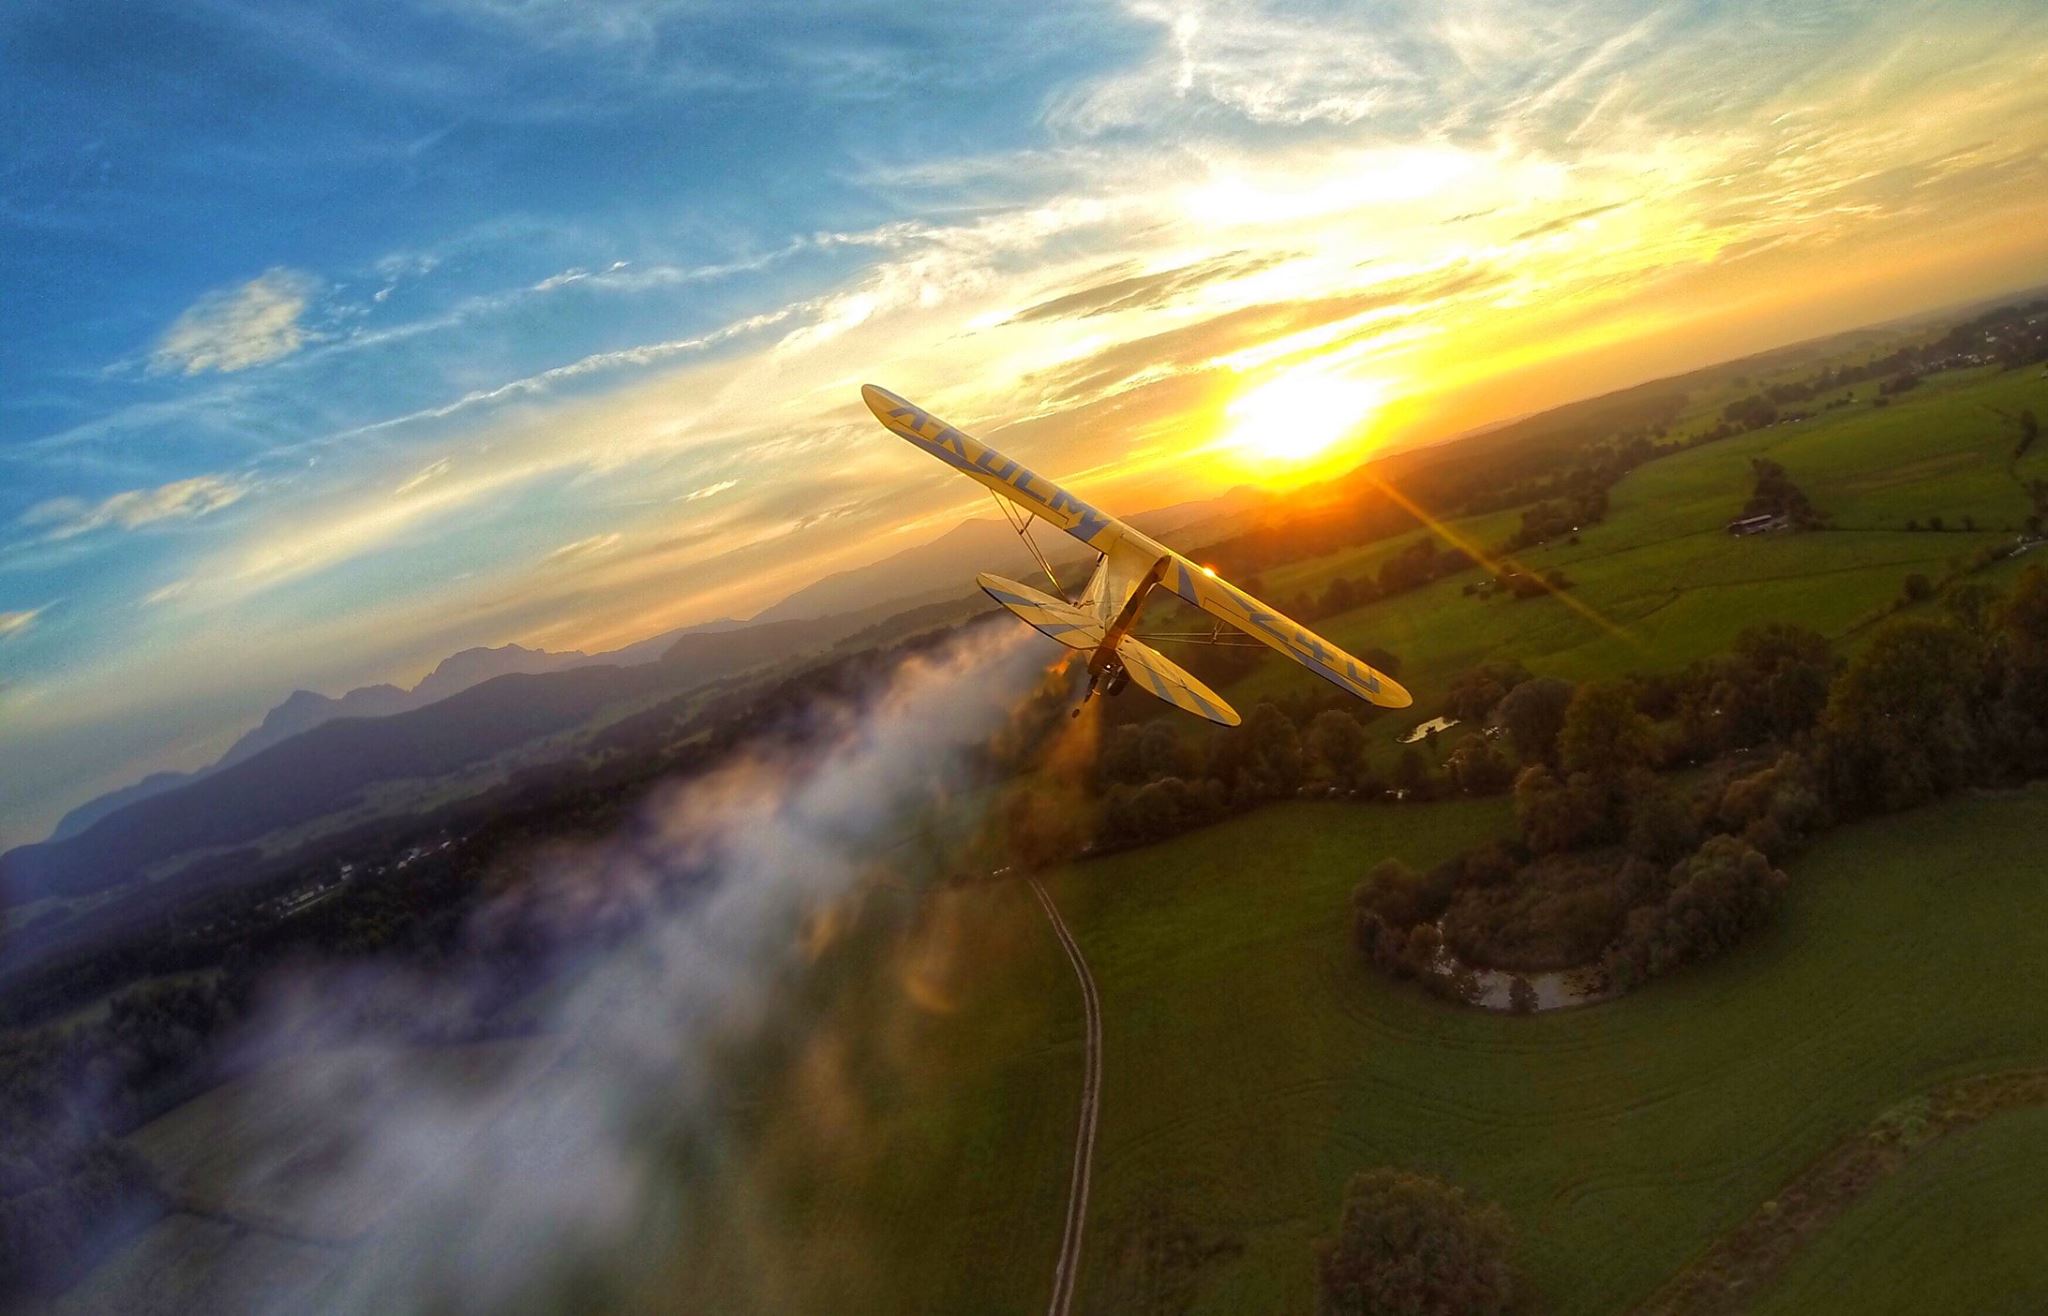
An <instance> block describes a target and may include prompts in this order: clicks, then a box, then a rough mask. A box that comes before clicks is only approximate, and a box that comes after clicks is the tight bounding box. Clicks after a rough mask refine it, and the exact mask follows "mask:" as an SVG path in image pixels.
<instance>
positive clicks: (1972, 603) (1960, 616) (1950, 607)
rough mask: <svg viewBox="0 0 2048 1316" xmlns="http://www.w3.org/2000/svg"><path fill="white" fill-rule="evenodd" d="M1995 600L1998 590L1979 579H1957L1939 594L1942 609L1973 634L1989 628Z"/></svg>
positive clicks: (1996, 600)
mask: <svg viewBox="0 0 2048 1316" xmlns="http://www.w3.org/2000/svg"><path fill="white" fill-rule="evenodd" d="M1997 602H1998V591H1997V590H1995V589H1993V588H1991V587H1990V586H1989V585H1986V584H1985V583H1984V582H1983V581H1981V580H1961V581H1957V582H1956V583H1955V584H1953V585H1950V586H1949V587H1948V588H1947V589H1945V590H1943V591H1942V594H1941V609H1942V611H1943V612H1946V613H1947V614H1948V615H1949V617H1950V618H1951V619H1953V620H1954V622H1955V624H1956V625H1958V626H1960V627H1962V628H1963V629H1964V630H1966V631H1968V632H1970V633H1971V634H1973V635H1983V634H1984V633H1985V632H1987V631H1988V630H1989V629H1990V628H1991V616H1992V612H1993V610H1994V607H1995V605H1996V604H1997Z"/></svg>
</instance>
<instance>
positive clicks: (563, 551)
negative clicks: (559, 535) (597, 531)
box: [541, 531, 623, 562]
mask: <svg viewBox="0 0 2048 1316" xmlns="http://www.w3.org/2000/svg"><path fill="white" fill-rule="evenodd" d="M621 538H623V536H621V535H620V534H619V533H618V532H616V531H614V532H612V533H611V534H606V535H592V536H590V537H589V538H588V539H578V540H575V541H574V542H572V543H567V544H564V545H562V546H561V547H560V548H558V549H556V550H555V551H554V552H552V553H550V554H548V555H547V556H546V557H545V558H543V559H541V560H542V561H543V562H572V561H574V560H576V559H577V558H586V557H596V556H597V555H599V554H600V553H609V552H611V551H613V550H614V549H616V548H617V547H618V546H619V540H620V539H621Z"/></svg>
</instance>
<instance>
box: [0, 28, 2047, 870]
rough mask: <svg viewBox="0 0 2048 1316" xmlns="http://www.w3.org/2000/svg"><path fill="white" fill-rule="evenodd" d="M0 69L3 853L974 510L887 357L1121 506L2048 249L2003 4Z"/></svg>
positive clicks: (950, 409) (1691, 357) (2019, 38)
mask: <svg viewBox="0 0 2048 1316" xmlns="http://www.w3.org/2000/svg"><path fill="white" fill-rule="evenodd" d="M0 105H4V107H5V112H4V113H0V312H4V320H0V847H4V846H5V845H6V844H10V843H14V842H18V841H22V840H30V839H38V838H39V837H40V836H41V835H42V834H43V833H45V832H46V831H47V830H48V828H49V827H50V826H51V825H53V824H54V822H55V821H56V818H57V816H58V815H59V814H60V813H61V812H62V811H63V810H65V809H67V808H69V807H71V806H73V805H76V804H78V803H80V802H82V801H83V800H85V799H86V798H89V797H90V796H91V795H94V794H97V793H99V792H100V791H103V790H105V789H108V788H111V787H113V786H118V785H121V784H125V783H126V782H128V781H132V780H134V779H136V778H138V777H139V776H141V775H143V774H144V773H146V772H148V771H152V770H156V769H160V768H192V767H196V766H199V765H201V764H203V763H206V762H209V761H211V759H212V758H214V757H216V756H217V755H218V754H219V753H220V752H221V751H222V750H224V749H225V748H226V746H227V744H228V743H229V742H230V741H232V739H233V738H234V737H235V736H236V735H237V734H239V733H240V732H241V731H243V730H245V729H246V728H247V727H248V726H250V725H253V724H254V722H256V721H257V720H258V719H259V718H260V717H261V715H262V713H263V711H264V710H265V709H266V708H268V707H269V706H271V705H272V704H274V703H276V702H277V701H278V700H279V699H280V698H282V697H283V696H284V695H285V694H287V693H288V692H289V691H291V690H292V689H294V688H300V687H304V688H310V689H316V690H321V691H324V692H326V693H329V694H339V693H341V692H342V691H344V690H346V689H348V688H351V687H353V686H357V685H362V684H368V683H371V682H375V681H386V680H390V681H398V682H400V683H405V684H410V683H411V682H413V681H415V680H417V679H418V678H419V677H420V676H421V675H423V674H424V673H425V672H426V671H427V670H429V669H431V668H432V666H433V665H434V664H435V663H436V662H437V661H438V660H439V659H440V658H442V657H443V656H445V655H447V654H448V653H451V652H453V651H454V650H456V649H459V648H463V647H466V646H469V645H473V644H501V643H506V642H515V641H516V642H519V643H524V644H528V645H537V646H544V647H548V648H553V649H562V648H583V649H585V650H592V651H594V650H597V649H602V648H610V647H616V646H618V645H621V644H625V643H629V642H631V641H633V640H636V639H640V638H643V637H645V636H648V635H651V634H654V633H657V632H659V631H662V630H665V629H668V628H671V627H675V626H679V625H683V624H687V623H691V622H695V621H702V620H708V619H712V618H716V617H722V616H742V617H743V616H747V615H749V614H751V613H752V612H753V611H755V610H757V609H759V608H760V607H762V606H765V605H766V604H769V603H772V602H774V601H775V600H777V599H778V598H780V597H782V596H783V595H785V594H787V593H789V592H791V591H792V590H794V589H795V588H797V587H799V586H801V585H802V584H804V583H805V582H806V581H807V580H809V579H811V578H813V577H814V576H815V575H817V574H819V573H821V572H825V571H831V570H839V569H844V568H846V567H850V566H855V565H859V564H861V563H864V562H867V561H872V560H875V559H878V558H880V557H883V556H885V555H887V554H889V553H892V552H896V551H899V550H901V549H903V548H906V547H910V546H912V545H915V544H917V543H920V542H923V541H925V540H928V539H931V538H934V537H936V536H937V535H938V534H939V533H941V532H943V531H944V530H946V529H948V528H950V527H951V526H952V525H953V524H954V523H956V522H957V521H958V520H960V519H962V518H964V517H966V516H970V515H985V514H987V513H988V512H989V510H990V509H988V507H987V504H986V501H985V496H984V495H983V494H982V493H981V492H980V491H979V490H978V489H977V488H975V487H974V486H972V485H970V484H969V483H968V482H965V481H960V480H958V479H957V477H954V476H952V475H951V474H950V473H949V472H947V471H945V470H944V469H943V468H942V467H939V466H938V465H937V464H936V463H931V462H929V461H927V460H924V459H922V458H920V457H918V455H917V454H915V453H914V452H912V451H911V450H910V449H908V448H906V447H905V446H904V445H903V444H901V443H900V442H899V441H896V440H894V439H893V438H891V437H890V436H889V435H888V434H886V433H885V432H884V431H883V430H881V429H880V427H879V426H877V425H876V424H875V423H874V422H873V421H872V419H870V418H869V417H868V416H867V414H866V412H865V411H864V410H863V408H862V406H861V403H860V400H859V386H860V384H862V383H864V382H874V383H879V384H882V385H885V386H886V387H889V388H891V389H893V390H894V391H896V392H898V393H902V394H904V395H906V396H908V397H911V398H913V399H915V400H917V401H919V402H921V403H924V404H926V405H928V406H930V407H931V408H932V409H933V410H935V411H936V412H937V413H938V414H940V415H942V416H944V417H946V418H947V419H949V420H952V421H954V422H956V423H959V424H961V425H962V426H964V427H966V428H969V429H971V430H974V431H975V432H977V433H979V434H981V435H982V436H983V437H984V438H988V439H990V440H992V441H994V442H995V443H996V444H997V445H998V446H1000V447H1001V448H1003V449H1004V451H1006V452H1008V453H1009V454H1010V455H1012V456H1015V457H1019V458H1021V459H1023V460H1025V461H1026V462H1027V463H1028V464H1029V465H1030V466H1032V467H1033V468H1034V469H1036V470H1039V471H1041V472H1045V473H1048V474H1052V475H1055V476H1056V477H1058V478H1060V479H1061V480H1062V481H1063V483H1066V484H1067V485H1068V486H1069V487H1070V488H1074V489H1075V490H1076V491H1077V492H1080V493H1082V494H1083V496H1086V497H1089V498H1090V499H1091V501H1094V502H1097V503H1099V504H1102V505H1105V506H1108V507H1110V508H1113V509H1114V508H1121V509H1124V510H1138V509H1141V508H1146V507H1155V506H1161V505H1165V504H1167V503H1171V502H1175V501H1180V500H1184V499H1191V498H1199V497H1203V496H1207V495H1211V494H1214V493H1217V492H1220V491H1222V490H1224V489H1226V488H1228V487H1231V486H1233V485H1236V484H1241V483H1246V482H1252V483H1260V484H1267V485H1273V486H1285V485H1286V484H1288V483H1290V482H1294V481H1298V480H1300V479H1303V478H1307V477H1308V476H1310V475H1312V474H1315V473H1317V472H1323V473H1327V472H1330V471H1334V470H1336V469H1340V468H1344V467H1348V466H1350V465H1354V464H1356V463H1357V462H1359V461H1362V460H1365V459H1366V458H1368V457H1369V456H1370V454H1371V452H1372V451H1373V450H1374V449H1375V448H1376V447H1378V446H1382V445H1387V444H1397V443H1411V442H1418V441H1424V440H1427V439H1430V438H1433V437H1440V436H1442V435H1445V434H1449V433H1454V432H1457V431H1459V430H1461V429H1465V428H1470V427H1472V426H1475V425H1479V424H1483V423H1486V422H1488V421H1492V420H1497V419H1501V418H1505V417H1509V416H1515V415H1521V414H1526V413H1528V412H1530V411H1532V410H1537V409H1540V408H1541V407H1544V406H1548V405H1552V404H1555V403H1558V402H1562V401H1567V400H1570V399H1572V398H1576V397H1582V396H1586V395H1589V394H1592V393H1597V392H1601V391H1604V390H1606V389H1610V388H1614V387H1618V386H1621V385H1625V384H1628V383H1633V382H1637V381H1640V380H1642V379H1646V378H1652V377H1656V376H1658V375H1663V374H1669V373H1673V372H1675V371H1678V370H1683V369H1686V368H1689V367H1692V366H1697V365H1701V364H1706V363H1708V362H1711V361H1715V360H1721V359H1726V358H1728V357H1731V356H1735V355H1739V354H1742V353H1744V352H1748V351H1753V350H1758V349H1760V348H1763V347H1767V346H1773V345H1777V344H1780V343H1784V342H1790V341H1796V340H1798V339H1802V338H1807V337H1812V336H1815V335H1818V334H1821V333H1826V332H1830V331H1833V330H1837V329H1842V328H1848V327H1852V326H1854V325H1857V324H1862V323H1869V322H1872V321H1875V320H1881V319H1887V318H1892V317H1896V316H1900V315H1905V314H1909V313H1913V312H1917V311H1922V310H1925V309H1928V308H1933V307H1939V306H1946V305H1952V304H1955V303H1958V302H1961V301H1964V300H1968V299H1971V298H1975V297H1980V296H1987V295H1991V294H1995V293H1998V292H2001V291H2005V290H2009V289H2014V288H2020V287H2029V286H2034V285H2038V284H2042V283H2048V6H2044V5H2041V4H2038V3H2014V2H2013V0H1996V2H1985V0H1946V2H1944V3H1907V2H1891V0H1807V2H1803V3H1802V2H1799V0H1773V2H1770V3H1765V2H1762V0H1731V2H1729V3H1706V2H1697V3H1684V4H1664V5H1643V4H1639V3H1621V2H1618V0H1588V2H1585V3H1552V2H1551V0H1515V2H1514V3H1507V2H1505V0H1429V2H1427V3H1387V2H1379V0H1372V2H1367V3H1352V4H1343V5H1332V6H1323V5H1312V4H1302V5H1286V6H1280V5H1262V4H1256V3H1228V4H1215V5H1208V4H1197V3H1152V2H1150V0H1147V2H1145V3H1067V2H1066V0H1033V2H1032V3H1028V4H1019V5H1003V4H985V5H974V6H928V5H892V4H885V3H879V2H878V0H877V2H875V3H845V4H841V3H832V2H831V0H823V2H819V3H802V4H785V3H781V0H752V2H750V3H743V4H742V3H733V4H724V3H714V2H713V0H617V2H615V3H609V4H605V5H590V4H583V3H575V2H572V0H418V2H416V3H384V2H382V0H359V2H358V3H350V4H336V5H320V4H309V3H296V2H294V0H264V2H263V3H238V2H236V0H179V3H176V4H171V5H161V4H156V3H152V2H151V0H120V2H119V3H111V2H103V0H48V2H45V0H15V2H14V3H10V4H9V5H7V6H6V7H5V8H4V10H0ZM1302 416H1310V417H1319V418H1322V419H1323V420H1325V421H1330V418H1332V417H1334V418H1337V421H1341V423H1337V422H1336V421H1332V422H1331V423H1330V426H1329V430H1330V432H1329V433H1328V434H1326V435H1322V436H1321V437H1320V438H1318V440H1317V443H1318V444H1321V443H1323V442H1325V441H1327V444H1328V446H1317V445H1310V446H1311V447H1314V448H1315V450H1314V451H1311V452H1300V451H1296V450H1294V446H1291V445H1290V444H1288V443H1285V442H1280V441H1276V440H1275V438H1274V434H1275V425H1276V422H1285V421H1286V420H1288V419H1290V418H1295V417H1302ZM966 571H967V569H966V568H963V572H966ZM963 578H964V577H963Z"/></svg>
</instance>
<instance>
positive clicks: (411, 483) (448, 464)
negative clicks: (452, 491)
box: [391, 457, 455, 496]
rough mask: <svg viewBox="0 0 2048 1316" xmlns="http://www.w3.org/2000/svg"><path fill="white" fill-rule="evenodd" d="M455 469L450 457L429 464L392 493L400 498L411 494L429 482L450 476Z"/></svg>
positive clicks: (410, 476) (407, 478) (415, 472)
mask: <svg viewBox="0 0 2048 1316" xmlns="http://www.w3.org/2000/svg"><path fill="white" fill-rule="evenodd" d="M454 469H455V462H454V459H453V458H449V457H442V458H440V459H438V460H436V461H432V462H429V463H428V464H427V465H425V466H423V467H421V468H420V469H419V470H417V471H414V472H413V473H412V474H411V475H409V476H407V477H406V479H405V482H404V483H403V484H401V485H399V486H398V487H397V488H396V489H393V490H392V491H391V492H392V493H393V494H395V495H400V496H402V495H405V494H409V493H411V492H412V491H413V490H415V489H417V488H419V487H420V486H421V485H423V484H425V483H426V482H427V481H429V480H438V479H440V478H441V477H442V476H444V475H446V474H448V472H450V471H452V470H454Z"/></svg>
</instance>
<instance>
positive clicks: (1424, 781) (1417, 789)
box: [1394, 745, 1436, 799]
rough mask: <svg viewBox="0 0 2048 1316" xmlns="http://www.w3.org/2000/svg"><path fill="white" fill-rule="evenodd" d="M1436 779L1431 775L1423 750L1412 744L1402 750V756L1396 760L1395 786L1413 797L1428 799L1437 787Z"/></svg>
mask: <svg viewBox="0 0 2048 1316" xmlns="http://www.w3.org/2000/svg"><path fill="white" fill-rule="evenodd" d="M1435 785H1436V782H1435V779H1434V778H1432V777H1431V776H1430V775H1429V760H1428V759H1426V758H1424V757H1423V756H1422V751H1421V750H1419V749H1417V748H1415V746H1413V745H1410V746H1408V747H1407V748H1405V749H1403V750H1402V751H1401V757H1400V758H1398V759H1396V760H1395V761H1394V786H1395V787H1396V788H1397V789H1399V790H1402V791H1405V792H1407V794H1408V797H1409V798H1411V799H1427V798H1428V797H1429V796H1430V795H1431V794H1432V793H1433V788H1434V787H1435Z"/></svg>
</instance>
